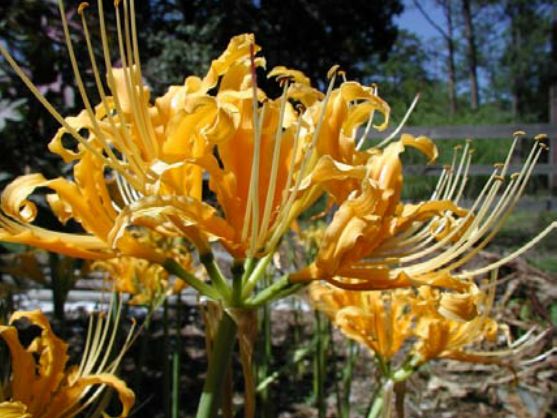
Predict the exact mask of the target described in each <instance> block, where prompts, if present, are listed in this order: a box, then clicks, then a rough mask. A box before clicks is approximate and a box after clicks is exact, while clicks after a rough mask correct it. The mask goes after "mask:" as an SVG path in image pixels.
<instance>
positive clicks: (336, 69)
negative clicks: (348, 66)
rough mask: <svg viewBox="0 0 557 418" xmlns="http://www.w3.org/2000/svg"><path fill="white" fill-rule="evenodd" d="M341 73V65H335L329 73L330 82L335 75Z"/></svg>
mask: <svg viewBox="0 0 557 418" xmlns="http://www.w3.org/2000/svg"><path fill="white" fill-rule="evenodd" d="M339 73H340V65H338V64H336V65H333V66H332V67H331V68H330V69H329V71H327V78H328V79H329V80H330V79H331V78H333V77H334V76H335V75H337V74H339Z"/></svg>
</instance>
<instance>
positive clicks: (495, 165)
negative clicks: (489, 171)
mask: <svg viewBox="0 0 557 418" xmlns="http://www.w3.org/2000/svg"><path fill="white" fill-rule="evenodd" d="M504 166H505V164H503V163H495V164H493V168H497V169H501V168H503V167H504Z"/></svg>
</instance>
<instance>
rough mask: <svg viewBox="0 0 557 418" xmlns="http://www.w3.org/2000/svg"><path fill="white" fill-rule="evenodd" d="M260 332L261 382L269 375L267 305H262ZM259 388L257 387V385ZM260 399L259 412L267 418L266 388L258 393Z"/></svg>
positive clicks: (267, 392)
mask: <svg viewBox="0 0 557 418" xmlns="http://www.w3.org/2000/svg"><path fill="white" fill-rule="evenodd" d="M261 325H262V331H263V347H262V348H263V350H262V359H261V364H260V366H259V370H258V372H259V380H260V381H261V380H263V379H264V378H266V377H267V375H268V374H269V365H270V362H271V356H272V346H271V312H270V309H269V305H263V318H262V324H261ZM258 388H259V385H258ZM259 396H260V399H261V406H260V408H261V412H262V416H263V417H264V418H269V417H271V416H272V414H271V402H269V389H268V387H267V386H264V388H263V389H262V390H261V391H260V393H259Z"/></svg>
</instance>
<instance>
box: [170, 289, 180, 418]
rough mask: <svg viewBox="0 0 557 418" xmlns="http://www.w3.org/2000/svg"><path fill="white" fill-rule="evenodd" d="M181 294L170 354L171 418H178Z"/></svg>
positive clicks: (177, 306) (178, 299) (178, 296)
mask: <svg viewBox="0 0 557 418" xmlns="http://www.w3.org/2000/svg"><path fill="white" fill-rule="evenodd" d="M181 331H182V294H181V293H178V295H177V299H176V348H175V350H174V352H173V353H172V406H171V408H170V411H171V414H172V415H171V416H172V418H179V416H180V362H181V358H180V355H181V352H182V332H181Z"/></svg>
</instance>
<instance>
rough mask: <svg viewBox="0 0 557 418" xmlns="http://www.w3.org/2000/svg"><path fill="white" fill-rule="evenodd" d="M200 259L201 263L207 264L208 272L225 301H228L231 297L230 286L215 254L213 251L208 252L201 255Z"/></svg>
mask: <svg viewBox="0 0 557 418" xmlns="http://www.w3.org/2000/svg"><path fill="white" fill-rule="evenodd" d="M199 260H200V261H201V264H203V265H204V266H205V269H206V270H207V274H208V275H209V277H210V278H211V280H212V281H213V283H214V285H215V287H216V289H217V290H218V292H219V293H220V294H221V295H222V296H223V298H224V299H225V301H228V300H229V299H230V287H228V284H227V283H226V279H225V277H224V275H223V274H222V272H221V270H220V268H219V266H218V264H217V262H216V261H215V256H214V255H213V254H212V253H207V254H203V255H201V256H200V257H199Z"/></svg>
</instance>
